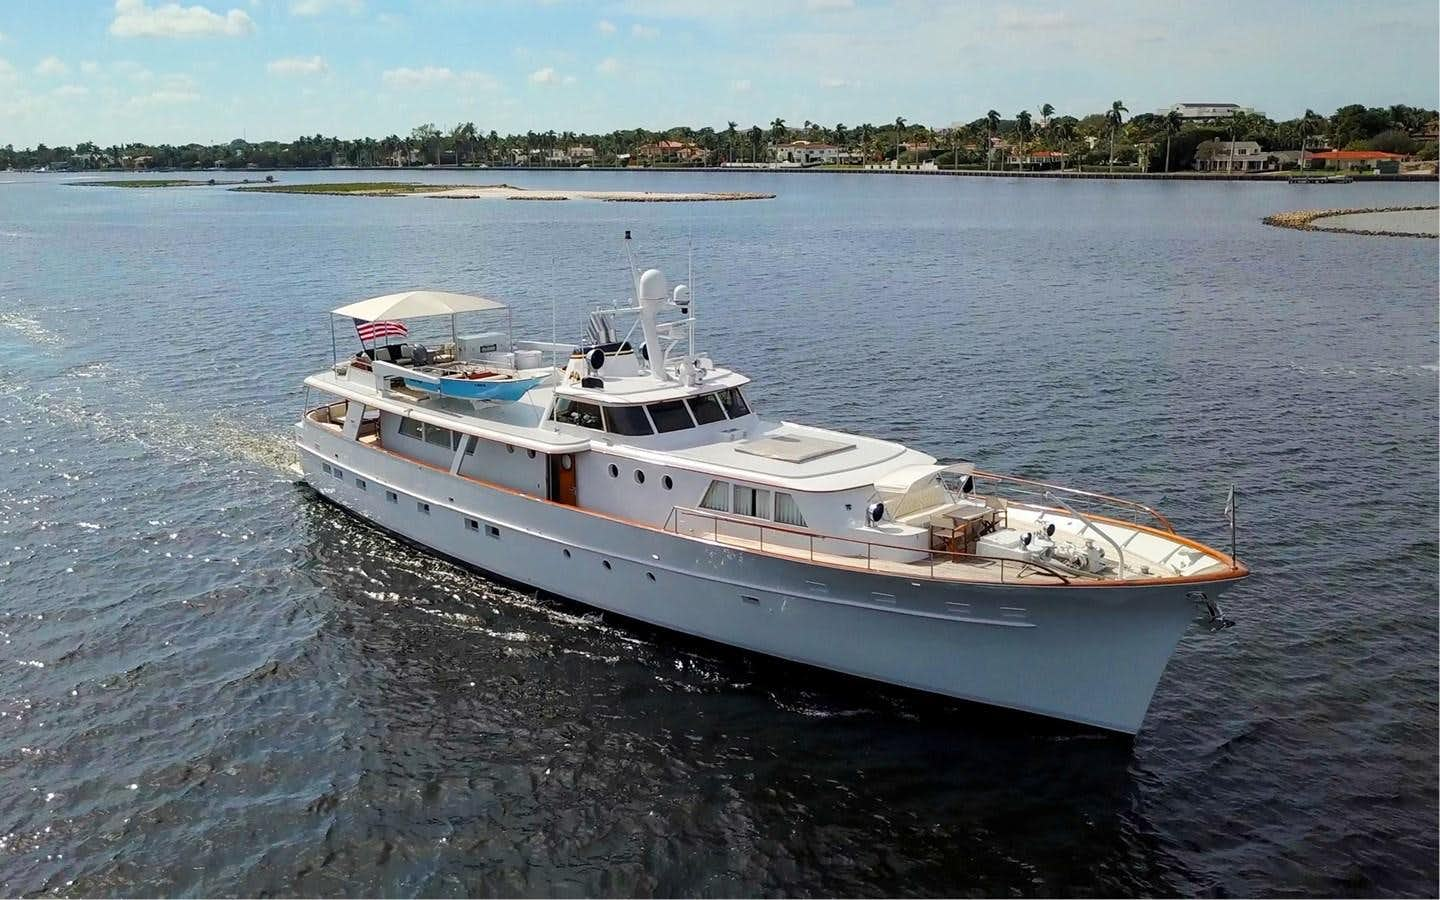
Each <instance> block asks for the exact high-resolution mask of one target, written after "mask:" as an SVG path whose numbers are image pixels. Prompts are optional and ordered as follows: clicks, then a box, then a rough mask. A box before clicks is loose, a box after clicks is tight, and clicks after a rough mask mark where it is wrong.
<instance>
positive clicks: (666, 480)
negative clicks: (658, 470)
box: [660, 475, 675, 491]
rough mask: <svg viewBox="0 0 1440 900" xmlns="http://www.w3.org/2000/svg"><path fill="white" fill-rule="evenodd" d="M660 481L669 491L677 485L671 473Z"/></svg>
mask: <svg viewBox="0 0 1440 900" xmlns="http://www.w3.org/2000/svg"><path fill="white" fill-rule="evenodd" d="M660 483H661V484H662V485H664V486H665V490H667V491H668V490H670V489H671V488H673V487H674V486H675V481H674V479H672V478H671V477H670V476H669V475H665V476H663V477H662V478H661V479H660Z"/></svg>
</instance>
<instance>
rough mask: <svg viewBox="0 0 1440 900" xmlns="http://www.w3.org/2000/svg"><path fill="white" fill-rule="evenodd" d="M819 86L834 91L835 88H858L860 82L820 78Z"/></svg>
mask: <svg viewBox="0 0 1440 900" xmlns="http://www.w3.org/2000/svg"><path fill="white" fill-rule="evenodd" d="M820 86H821V87H823V88H830V89H832V90H833V89H836V88H853V87H859V86H860V82H858V81H851V80H850V79H848V78H822V79H820Z"/></svg>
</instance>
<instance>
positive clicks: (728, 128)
mask: <svg viewBox="0 0 1440 900" xmlns="http://www.w3.org/2000/svg"><path fill="white" fill-rule="evenodd" d="M738 127H739V123H738V122H726V123H725V136H726V138H727V140H726V143H727V144H729V146H730V161H731V162H734V161H735V134H736V131H735V129H736V128H738Z"/></svg>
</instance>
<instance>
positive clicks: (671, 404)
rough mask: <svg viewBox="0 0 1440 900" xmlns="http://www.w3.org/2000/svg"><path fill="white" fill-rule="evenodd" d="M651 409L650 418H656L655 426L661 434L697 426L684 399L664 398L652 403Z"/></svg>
mask: <svg viewBox="0 0 1440 900" xmlns="http://www.w3.org/2000/svg"><path fill="white" fill-rule="evenodd" d="M649 409H650V418H652V419H654V420H655V428H656V429H657V430H659V432H660V433H661V434H665V433H666V432H669V431H681V430H683V429H686V428H694V427H695V422H694V421H693V420H691V418H690V413H689V412H688V411H687V410H686V409H685V401H684V400H662V401H661V402H659V403H652V404H650V406H649Z"/></svg>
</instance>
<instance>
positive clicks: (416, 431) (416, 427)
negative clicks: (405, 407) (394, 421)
mask: <svg viewBox="0 0 1440 900" xmlns="http://www.w3.org/2000/svg"><path fill="white" fill-rule="evenodd" d="M400 433H401V434H403V435H404V436H405V437H408V438H414V439H415V440H417V441H418V440H420V421H419V420H418V419H401V420H400Z"/></svg>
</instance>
